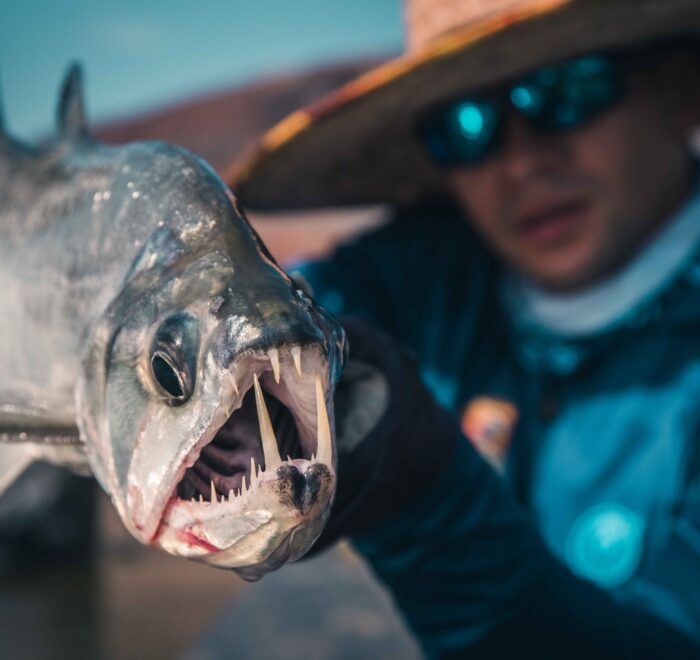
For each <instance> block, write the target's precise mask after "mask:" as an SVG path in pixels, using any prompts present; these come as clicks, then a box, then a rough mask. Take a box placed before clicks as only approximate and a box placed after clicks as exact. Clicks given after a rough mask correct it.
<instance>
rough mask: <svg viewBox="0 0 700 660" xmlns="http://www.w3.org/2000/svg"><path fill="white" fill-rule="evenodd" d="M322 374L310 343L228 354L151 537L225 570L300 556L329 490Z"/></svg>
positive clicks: (330, 449)
mask: <svg viewBox="0 0 700 660" xmlns="http://www.w3.org/2000/svg"><path fill="white" fill-rule="evenodd" d="M328 374H329V370H328V362H327V359H326V357H325V353H324V351H323V349H322V347H321V346H318V345H311V346H307V347H304V348H302V347H298V346H295V347H291V348H289V349H285V348H272V349H269V350H268V351H265V352H255V353H250V354H248V355H245V356H243V357H241V358H239V359H238V360H236V362H235V363H234V364H233V365H232V366H231V368H230V371H229V372H228V373H227V374H226V376H225V377H226V378H228V377H229V375H230V381H228V382H227V383H226V385H227V386H228V389H229V394H230V397H224V399H228V404H225V403H222V406H221V407H220V408H219V411H218V412H217V414H215V417H214V422H213V423H212V425H211V426H210V428H209V429H208V431H207V433H205V435H204V436H203V437H202V438H201V439H200V440H199V441H198V442H197V443H196V444H195V446H194V447H192V449H191V450H190V451H189V452H188V453H187V455H186V457H185V458H184V460H183V461H182V462H181V464H180V467H179V469H178V471H177V474H176V478H175V485H174V487H173V488H172V490H171V491H170V495H169V497H168V499H167V502H166V504H165V507H164V509H163V512H162V515H161V520H160V524H159V526H158V529H157V531H156V534H155V537H154V539H153V542H154V543H155V544H156V545H158V546H160V547H161V548H162V549H164V550H166V551H167V552H170V553H171V554H176V555H180V556H185V557H189V558H193V559H200V560H202V561H206V562H208V563H212V564H215V565H219V566H226V567H230V568H235V567H247V566H252V565H256V564H260V563H262V562H265V561H266V560H268V559H269V557H270V556H271V555H276V557H275V561H276V562H277V565H279V564H281V563H284V562H285V561H288V560H290V559H295V558H297V557H298V556H301V555H302V554H303V553H304V552H305V551H306V550H307V549H308V547H309V546H310V545H311V543H313V541H314V540H315V538H316V536H318V534H319V533H320V531H321V529H322V526H323V521H324V520H325V517H326V516H327V514H328V510H329V509H330V504H331V501H332V496H333V493H334V489H335V453H334V452H335V450H334V439H333V432H332V423H331V420H332V406H331V410H330V413H329V405H328V404H329V403H332V399H331V397H330V396H329V395H328V393H327V392H328V387H329V383H328ZM225 389H227V388H226V387H225ZM222 420H223V423H222ZM300 530H303V531H300ZM295 536H296V537H298V538H297V542H296V543H294V542H292V541H293V537H295ZM280 548H282V550H280Z"/></svg>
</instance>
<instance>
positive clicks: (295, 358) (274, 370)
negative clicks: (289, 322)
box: [233, 346, 302, 395]
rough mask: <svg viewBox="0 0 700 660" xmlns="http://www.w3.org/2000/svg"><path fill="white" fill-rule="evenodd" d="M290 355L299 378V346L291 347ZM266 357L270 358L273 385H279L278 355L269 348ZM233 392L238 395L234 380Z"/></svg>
mask: <svg viewBox="0 0 700 660" xmlns="http://www.w3.org/2000/svg"><path fill="white" fill-rule="evenodd" d="M291 353H292V360H293V361H294V368H295V369H296V372H297V374H299V377H300V378H301V376H302V372H301V347H299V346H293V347H292V349H291ZM267 356H268V357H269V358H270V363H271V364H272V373H273V374H274V376H275V383H277V384H278V385H279V382H280V353H279V351H278V350H277V349H276V348H271V349H270V350H269V351H268V352H267ZM233 390H234V392H236V395H238V394H240V392H239V391H238V384H237V383H236V381H235V379H234V381H233Z"/></svg>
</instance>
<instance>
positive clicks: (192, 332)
mask: <svg viewBox="0 0 700 660" xmlns="http://www.w3.org/2000/svg"><path fill="white" fill-rule="evenodd" d="M198 347H199V330H198V325H197V320H196V319H195V318H194V317H192V316H190V315H189V314H185V313H179V314H175V315H174V316H171V317H170V318H169V319H167V320H166V321H164V322H163V323H162V324H161V325H160V327H159V328H158V330H157V332H156V334H155V336H154V337H153V343H152V344H151V373H152V375H153V378H154V380H155V383H156V385H157V388H158V390H160V392H161V393H162V394H163V395H164V398H165V399H166V401H167V402H168V403H169V404H170V405H173V406H177V405H180V404H183V403H185V402H186V401H187V400H188V399H189V398H190V397H191V396H192V392H193V390H194V376H195V368H196V363H197V350H198Z"/></svg>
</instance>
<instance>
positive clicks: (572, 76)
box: [418, 55, 624, 167]
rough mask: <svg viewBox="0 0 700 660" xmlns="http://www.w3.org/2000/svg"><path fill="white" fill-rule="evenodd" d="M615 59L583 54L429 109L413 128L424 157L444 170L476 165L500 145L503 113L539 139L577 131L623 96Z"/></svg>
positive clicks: (619, 70)
mask: <svg viewBox="0 0 700 660" xmlns="http://www.w3.org/2000/svg"><path fill="white" fill-rule="evenodd" d="M623 82H624V75H623V71H622V63H621V59H620V58H619V57H614V56H612V55H588V56H585V57H579V58H576V59H572V60H567V61H565V62H562V63H559V64H554V65H552V66H546V67H543V68H541V69H537V70H536V71H534V72H533V73H531V74H529V75H527V76H526V77H524V78H521V79H519V80H517V81H515V82H513V83H511V84H510V85H508V86H506V87H503V88H499V89H498V90H496V91H493V92H490V93H484V94H481V95H476V96H470V97H466V98H460V99H456V100H453V101H451V102H449V103H446V104H444V105H441V106H438V107H437V108H433V109H432V110H431V111H430V112H429V113H428V114H427V115H425V116H424V117H423V118H422V119H421V120H420V121H419V123H418V133H419V136H420V138H421V141H422V143H423V144H424V146H425V148H426V150H427V152H428V155H429V156H430V158H431V159H432V160H433V161H434V162H435V163H436V164H438V165H441V166H444V167H454V166H461V167H465V166H466V167H469V166H474V165H478V164H479V163H481V162H483V161H484V160H485V159H486V158H487V157H488V156H490V155H491V154H493V153H495V152H496V151H497V150H498V148H499V147H500V146H501V144H502V142H503V135H504V125H505V118H506V116H507V115H508V113H509V112H516V113H518V114H519V115H521V116H522V117H524V118H525V119H526V120H527V121H528V123H529V125H530V126H531V127H532V129H533V130H535V131H536V132H538V133H540V134H554V133H561V132H564V131H568V130H571V129H574V128H578V127H580V126H583V125H584V124H586V123H587V122H589V121H591V120H592V119H594V118H596V117H597V116H598V115H600V114H602V113H603V112H605V111H606V110H608V109H610V108H611V107H612V106H614V105H615V104H616V103H617V102H618V101H619V100H620V99H621V98H622V96H623V92H624V90H623Z"/></svg>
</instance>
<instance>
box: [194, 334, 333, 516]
mask: <svg viewBox="0 0 700 660" xmlns="http://www.w3.org/2000/svg"><path fill="white" fill-rule="evenodd" d="M291 352H292V358H293V360H294V366H295V367H296V371H297V373H298V374H299V375H300V376H301V375H302V373H301V349H300V348H299V347H298V346H295V347H294V348H292V351H291ZM268 355H269V356H270V361H271V362H272V370H273V372H274V376H275V382H276V383H279V376H280V365H279V353H278V351H277V349H276V348H272V349H270V350H269V351H268ZM315 385H316V439H317V446H316V454H311V462H312V463H314V462H319V463H324V464H325V465H331V463H332V460H333V446H332V441H331V426H330V421H329V419H328V410H327V409H326V397H325V394H324V392H323V384H322V383H321V377H320V376H319V374H318V373H317V374H316V377H315ZM253 387H254V388H255V407H256V408H257V412H258V424H259V425H260V437H261V439H262V448H263V456H264V457H265V466H266V467H267V469H268V470H276V469H277V468H278V467H280V465H282V463H283V462H287V463H289V464H290V465H292V464H293V461H292V459H291V458H290V457H289V456H287V461H282V457H281V456H280V453H279V449H278V448H277V438H276V437H275V431H274V429H273V428H272V422H271V421H270V414H269V413H268V411H267V406H266V405H265V398H264V397H263V393H262V388H261V387H260V382H259V381H258V375H257V374H254V375H253ZM234 388H235V390H236V393H237V394H238V388H236V387H235V384H234ZM263 472H264V470H263V469H262V467H261V466H258V471H257V472H256V470H255V459H254V458H253V457H252V456H251V457H250V481H251V483H250V487H247V486H246V481H245V475H244V476H243V483H242V486H241V488H240V489H239V490H238V492H237V493H236V492H234V490H233V489H231V490H229V493H228V501H229V502H233V501H234V500H235V499H236V497H241V496H242V497H244V498H245V497H247V495H248V493H249V492H250V491H252V490H253V489H254V488H255V486H256V485H257V483H258V481H259V480H260V476H261V475H262V474H263ZM195 501H196V500H195V498H194V497H193V498H192V502H195ZM199 501H200V502H204V496H203V495H202V494H201V493H200V495H199ZM218 501H219V500H218V496H217V491H216V486H215V485H214V482H213V481H211V502H212V503H214V502H218ZM220 501H221V502H226V496H225V495H222V496H221V500H220Z"/></svg>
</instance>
